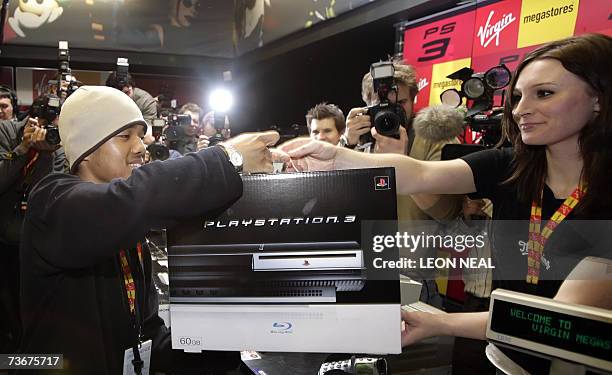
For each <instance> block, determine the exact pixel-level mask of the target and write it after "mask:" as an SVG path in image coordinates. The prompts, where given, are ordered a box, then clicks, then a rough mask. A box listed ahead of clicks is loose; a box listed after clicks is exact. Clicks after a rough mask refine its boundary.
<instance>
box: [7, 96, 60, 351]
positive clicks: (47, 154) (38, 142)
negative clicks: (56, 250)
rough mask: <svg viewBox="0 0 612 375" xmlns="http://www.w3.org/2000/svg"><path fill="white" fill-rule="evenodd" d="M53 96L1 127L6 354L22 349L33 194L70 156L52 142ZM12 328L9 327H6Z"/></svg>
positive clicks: (35, 102)
mask: <svg viewBox="0 0 612 375" xmlns="http://www.w3.org/2000/svg"><path fill="white" fill-rule="evenodd" d="M48 98H49V96H48V95H43V96H40V97H38V98H37V99H36V100H35V101H34V103H33V105H32V107H31V109H30V113H29V116H28V117H27V118H26V119H24V120H23V121H16V120H14V121H1V122H0V253H1V254H2V258H3V264H4V268H3V272H2V275H3V277H2V278H3V279H2V282H0V315H2V316H1V317H0V322H1V323H0V325H1V327H2V328H0V348H4V349H5V350H6V352H11V350H15V349H16V345H17V342H16V340H17V339H18V338H19V333H20V332H19V331H20V329H19V328H20V323H19V299H18V295H19V273H18V271H19V243H20V239H21V226H22V223H23V218H24V215H25V210H26V208H27V201H28V192H29V190H30V189H31V188H32V186H34V185H35V184H36V183H37V182H38V181H39V180H40V179H42V178H43V177H44V176H46V175H48V174H49V173H52V172H62V171H63V167H64V161H65V155H64V152H63V150H62V149H60V148H59V145H57V144H49V142H47V141H46V139H47V138H48V136H47V134H48V133H47V129H46V127H47V125H48V120H47V119H44V118H42V117H38V116H40V114H41V113H40V108H41V106H44V103H46V102H47V101H48ZM5 324H6V326H4V325H5Z"/></svg>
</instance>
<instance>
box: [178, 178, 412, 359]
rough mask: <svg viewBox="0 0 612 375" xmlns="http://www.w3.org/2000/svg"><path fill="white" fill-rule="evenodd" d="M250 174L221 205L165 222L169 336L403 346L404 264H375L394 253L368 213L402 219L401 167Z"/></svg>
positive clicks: (323, 348) (317, 346)
mask: <svg viewBox="0 0 612 375" xmlns="http://www.w3.org/2000/svg"><path fill="white" fill-rule="evenodd" d="M243 184H244V189H243V195H242V197H241V198H240V199H239V200H238V201H236V202H235V203H234V204H233V205H232V206H231V207H230V208H229V209H227V210H226V211H225V212H223V213H221V214H220V215H211V217H202V218H195V219H194V220H192V221H189V222H184V223H181V224H180V225H178V226H177V227H176V228H172V229H169V230H168V268H169V279H170V319H171V326H172V346H173V348H174V349H182V350H185V351H192V352H198V351H202V350H261V351H283V352H289V351H298V352H359V353H398V352H400V351H401V346H400V329H399V321H400V308H399V306H400V289H399V275H398V272H397V270H393V269H389V270H376V269H374V268H373V267H372V263H373V259H374V258H375V257H376V258H381V257H382V258H384V259H386V260H394V259H397V258H398V254H397V251H393V250H385V252H383V253H375V252H373V251H372V243H371V242H372V240H371V237H372V236H371V235H370V233H365V232H368V231H370V230H371V229H364V228H367V227H366V226H364V225H362V224H363V222H365V221H368V222H378V221H380V222H383V221H384V222H387V223H388V222H389V221H394V220H397V212H396V210H397V205H396V196H395V175H394V170H393V169H391V168H376V169H362V170H346V171H334V172H311V173H295V174H285V175H251V176H243ZM364 338H367V339H364Z"/></svg>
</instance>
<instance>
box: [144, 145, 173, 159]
mask: <svg viewBox="0 0 612 375" xmlns="http://www.w3.org/2000/svg"><path fill="white" fill-rule="evenodd" d="M147 151H149V155H150V156H151V160H166V159H168V158H169V157H170V150H169V149H168V147H166V146H164V145H162V144H161V143H153V144H152V145H149V146H148V147H147Z"/></svg>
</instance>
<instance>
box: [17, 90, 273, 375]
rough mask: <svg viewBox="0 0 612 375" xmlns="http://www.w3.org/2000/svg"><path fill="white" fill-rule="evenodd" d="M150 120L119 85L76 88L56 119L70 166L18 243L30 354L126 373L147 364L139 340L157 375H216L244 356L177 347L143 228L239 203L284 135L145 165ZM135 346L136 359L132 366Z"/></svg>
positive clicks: (41, 190)
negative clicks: (247, 179) (162, 311)
mask: <svg viewBox="0 0 612 375" xmlns="http://www.w3.org/2000/svg"><path fill="white" fill-rule="evenodd" d="M108 108H113V111H112V112H109V111H108ZM146 127H147V124H146V122H145V121H144V118H143V117H142V114H141V112H140V110H139V109H138V107H137V106H136V104H134V102H133V101H132V100H130V99H129V98H128V97H127V96H125V95H124V94H122V93H121V92H120V91H118V90H115V89H113V88H110V87H103V86H83V87H81V88H79V89H78V90H77V91H76V92H75V93H74V94H73V95H71V96H70V97H69V98H68V99H67V100H66V102H65V103H64V105H63V107H62V112H61V116H60V119H59V130H60V134H61V137H62V140H63V145H64V147H65V149H66V158H67V159H68V162H69V165H70V173H71V174H54V175H49V176H47V177H46V178H44V179H43V180H41V181H40V182H39V183H38V184H37V186H36V187H34V189H32V191H31V193H30V202H29V208H28V211H27V214H26V219H25V222H24V226H23V232H24V236H23V238H24V239H23V243H22V248H21V249H22V253H21V259H22V264H21V272H22V279H21V280H22V289H21V290H22V304H21V305H22V310H21V311H22V319H23V327H24V335H23V340H22V345H21V351H22V352H23V353H62V354H63V356H64V371H66V372H67V373H74V374H86V373H93V372H96V373H108V374H119V373H122V369H123V368H124V367H125V366H127V368H129V369H132V368H134V371H135V372H138V371H137V370H138V368H139V367H140V366H141V365H142V362H141V360H142V361H146V360H147V357H146V356H144V355H143V357H142V358H139V357H140V353H141V351H139V348H141V349H142V348H144V349H147V348H148V349H150V350H149V352H148V353H151V356H150V373H154V372H155V371H164V372H169V373H173V372H175V371H176V370H178V369H179V368H186V367H188V368H191V369H195V370H196V371H197V372H198V373H203V372H204V373H207V372H215V371H221V370H226V369H229V368H234V367H235V366H236V365H237V363H238V362H239V354H238V353H221V352H217V353H202V354H188V353H184V352H182V351H172V350H171V342H170V332H169V330H168V329H167V328H166V327H165V326H164V325H163V321H162V320H161V318H159V316H158V314H157V306H158V303H157V292H156V290H155V288H154V287H153V282H152V277H151V272H152V269H151V258H150V252H149V249H148V246H147V244H146V242H145V241H144V236H145V233H146V232H147V231H148V230H149V228H160V227H169V226H172V225H176V223H177V222H179V221H180V220H181V219H184V218H188V217H195V216H201V217H205V216H209V215H215V214H217V213H219V212H221V211H223V210H224V209H225V208H227V207H228V206H229V205H231V204H232V203H233V202H234V201H235V200H237V199H238V198H239V197H240V195H241V194H242V180H241V179H240V176H239V174H238V171H239V170H244V171H245V172H249V173H254V172H271V171H272V162H271V155H270V151H269V150H268V148H267V146H271V145H273V144H274V143H276V142H277V140H278V137H279V136H278V133H275V132H267V133H255V134H242V135H240V136H238V137H236V138H233V139H230V140H228V141H227V142H225V143H223V144H221V145H220V146H216V147H209V148H207V149H205V150H202V151H200V152H195V153H190V154H188V155H186V156H184V157H181V158H177V159H174V160H167V161H163V162H154V163H149V164H145V165H143V162H144V160H143V158H144V152H145V149H144V145H143V143H142V138H143V137H144V134H145V129H146ZM151 186H155V189H151V188H150V187H151ZM150 340H152V341H150ZM130 354H133V355H134V358H135V361H134V362H126V363H124V355H130ZM213 358H214V359H213Z"/></svg>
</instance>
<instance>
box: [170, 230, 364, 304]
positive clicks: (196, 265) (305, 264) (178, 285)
mask: <svg viewBox="0 0 612 375" xmlns="http://www.w3.org/2000/svg"><path fill="white" fill-rule="evenodd" d="M170 259H171V260H170V263H171V264H172V265H171V271H170V272H171V273H172V275H173V276H172V286H171V292H170V293H171V295H172V297H171V298H170V302H181V303H196V304H197V303H213V302H215V303H241V302H255V303H311V302H336V294H337V293H342V292H358V291H360V290H362V289H363V287H364V285H365V281H366V280H365V275H363V272H362V271H363V269H364V261H363V252H362V250H361V249H359V245H358V243H357V242H313V243H272V244H227V245H202V246H177V247H175V248H174V251H173V252H172V254H171V255H170Z"/></svg>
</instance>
